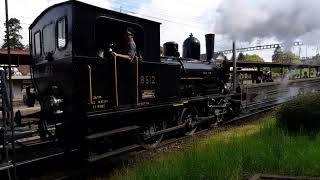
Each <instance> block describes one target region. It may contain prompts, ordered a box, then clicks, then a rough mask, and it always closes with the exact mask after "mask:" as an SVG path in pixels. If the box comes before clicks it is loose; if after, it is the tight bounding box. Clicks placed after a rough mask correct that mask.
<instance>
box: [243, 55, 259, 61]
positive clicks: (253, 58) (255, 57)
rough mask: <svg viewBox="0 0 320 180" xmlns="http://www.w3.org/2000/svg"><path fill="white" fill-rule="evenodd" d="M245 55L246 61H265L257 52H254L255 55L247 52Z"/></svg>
mask: <svg viewBox="0 0 320 180" xmlns="http://www.w3.org/2000/svg"><path fill="white" fill-rule="evenodd" d="M244 57H245V61H251V62H264V60H263V58H262V57H260V56H259V55H257V54H253V55H249V54H246V55H245V56H244Z"/></svg>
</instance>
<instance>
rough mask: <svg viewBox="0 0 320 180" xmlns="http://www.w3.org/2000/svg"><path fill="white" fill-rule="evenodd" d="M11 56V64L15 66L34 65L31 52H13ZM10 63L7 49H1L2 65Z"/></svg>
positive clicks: (0, 61) (0, 58) (0, 59)
mask: <svg viewBox="0 0 320 180" xmlns="http://www.w3.org/2000/svg"><path fill="white" fill-rule="evenodd" d="M10 56H11V63H12V64H14V65H30V64H31V63H32V56H31V55H30V51H29V50H11V51H10ZM8 63H9V60H8V51H7V50H6V49H0V64H1V65H2V64H8ZM1 65H0V66H1Z"/></svg>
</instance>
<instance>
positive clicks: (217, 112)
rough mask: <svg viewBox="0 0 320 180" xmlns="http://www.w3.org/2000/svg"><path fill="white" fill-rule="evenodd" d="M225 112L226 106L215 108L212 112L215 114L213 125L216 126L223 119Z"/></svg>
mask: <svg viewBox="0 0 320 180" xmlns="http://www.w3.org/2000/svg"><path fill="white" fill-rule="evenodd" d="M226 113H227V109H226V108H221V109H215V110H214V114H215V115H216V118H215V122H214V126H215V127H217V126H219V124H221V123H222V122H223V121H224V119H225V114H226Z"/></svg>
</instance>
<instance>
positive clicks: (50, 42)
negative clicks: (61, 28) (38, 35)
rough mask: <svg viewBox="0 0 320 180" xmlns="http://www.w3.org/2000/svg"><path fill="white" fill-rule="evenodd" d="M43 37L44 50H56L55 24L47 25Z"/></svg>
mask: <svg viewBox="0 0 320 180" xmlns="http://www.w3.org/2000/svg"><path fill="white" fill-rule="evenodd" d="M42 37H43V38H42V39H43V52H44V53H48V52H54V50H55V40H54V38H55V31H54V24H49V25H47V26H45V27H44V28H43V30H42Z"/></svg>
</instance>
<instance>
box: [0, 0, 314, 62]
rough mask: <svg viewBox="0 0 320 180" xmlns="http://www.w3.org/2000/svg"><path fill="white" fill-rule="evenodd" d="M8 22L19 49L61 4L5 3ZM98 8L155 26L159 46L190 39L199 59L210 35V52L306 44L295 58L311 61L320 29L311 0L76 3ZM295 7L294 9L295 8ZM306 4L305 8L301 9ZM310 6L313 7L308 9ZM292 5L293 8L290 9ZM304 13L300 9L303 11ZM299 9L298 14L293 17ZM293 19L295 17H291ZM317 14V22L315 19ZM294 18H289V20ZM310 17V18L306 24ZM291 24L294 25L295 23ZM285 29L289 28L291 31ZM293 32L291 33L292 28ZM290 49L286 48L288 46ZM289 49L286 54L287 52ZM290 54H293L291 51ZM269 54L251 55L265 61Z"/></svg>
mask: <svg viewBox="0 0 320 180" xmlns="http://www.w3.org/2000/svg"><path fill="white" fill-rule="evenodd" d="M8 1H9V18H10V17H15V18H18V19H19V20H20V21H21V25H22V27H23V30H22V31H21V34H22V36H23V40H22V43H23V44H28V27H29V25H30V24H31V23H32V21H33V20H34V19H35V18H36V17H37V16H38V15H39V14H40V13H41V12H42V11H43V10H45V9H46V8H47V7H49V6H51V5H53V4H56V3H59V2H62V1H64V0H8ZM80 1H83V2H86V3H89V4H93V5H96V6H99V7H103V8H107V9H112V10H116V11H122V12H124V13H128V14H133V15H135V16H141V17H144V18H147V19H152V20H155V21H158V22H161V23H162V25H161V44H163V43H164V42H167V41H176V42H178V43H179V45H180V46H179V50H180V51H181V48H182V43H183V41H184V40H185V39H186V38H187V37H188V36H189V34H190V33H193V34H194V36H195V37H197V38H198V39H199V40H200V42H201V53H205V40H204V35H205V34H206V33H216V50H224V49H230V48H231V40H230V39H235V40H237V42H238V43H237V47H246V46H249V45H260V44H267V43H277V42H284V43H287V44H290V42H291V41H292V42H294V41H296V40H301V41H305V42H304V43H305V44H309V45H310V46H309V47H308V50H306V47H302V51H301V56H305V55H306V51H308V55H314V54H315V52H316V49H317V46H318V44H319V42H317V41H314V40H315V39H316V40H318V38H319V37H320V33H319V32H320V31H318V29H320V28H319V27H318V26H315V25H314V24H316V23H315V22H313V21H308V22H306V20H307V19H312V20H315V19H314V18H317V17H320V11H318V8H315V9H313V10H314V11H315V12H319V13H312V12H310V11H308V10H306V9H307V8H312V7H316V6H319V8H320V3H317V2H320V1H313V0H305V1H301V2H303V3H301V2H300V1H299V0H282V1H276V0H256V1H252V0H201V1H195V0H80ZM295 2H300V3H295ZM304 2H306V3H304ZM314 2H315V4H314ZM2 3H3V5H0V22H1V24H3V23H4V21H5V11H4V1H2ZM294 4H296V5H294ZM303 8H304V9H303ZM300 9H302V10H301V12H300V11H299V10H300ZM295 14H298V15H297V16H295ZM318 14H319V16H318ZM292 16H294V17H293V18H291V17H292ZM310 17H313V18H310ZM296 19H297V20H296ZM291 24H293V25H292V26H291ZM294 27H296V28H294ZM0 37H1V39H0V44H2V43H3V41H2V39H3V37H4V26H3V25H0ZM288 46H291V45H288ZM290 49H291V48H290ZM291 50H293V51H294V52H295V53H297V52H298V48H297V47H296V48H294V49H291ZM272 52H273V50H264V51H258V52H254V53H257V54H259V55H261V56H262V57H263V58H264V59H266V60H270V59H271V54H272Z"/></svg>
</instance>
